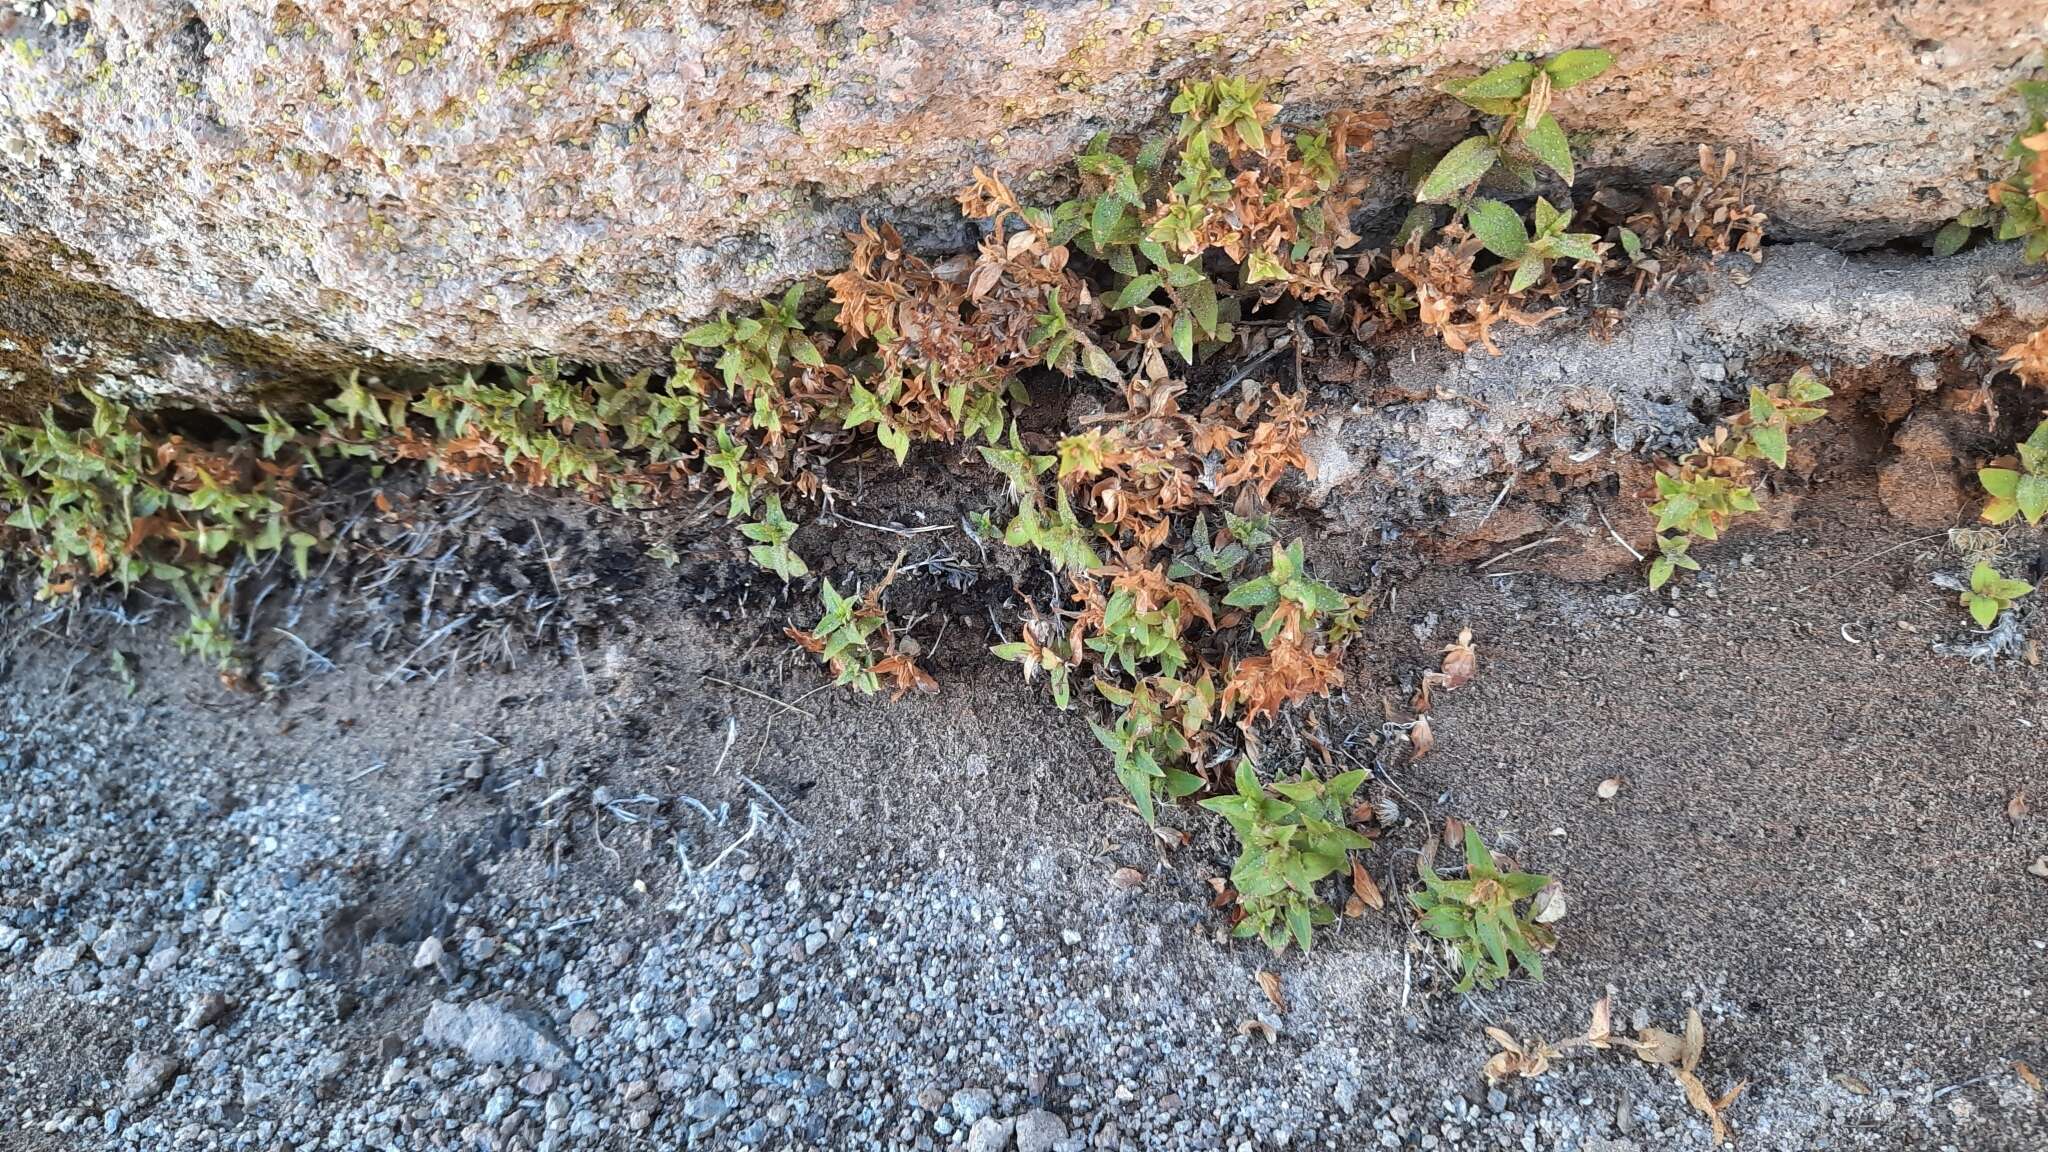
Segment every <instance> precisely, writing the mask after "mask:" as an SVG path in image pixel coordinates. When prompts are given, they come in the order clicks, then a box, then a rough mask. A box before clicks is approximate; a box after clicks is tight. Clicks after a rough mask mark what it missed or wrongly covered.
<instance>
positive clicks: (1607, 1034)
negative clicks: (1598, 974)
mask: <svg viewBox="0 0 2048 1152" xmlns="http://www.w3.org/2000/svg"><path fill="white" fill-rule="evenodd" d="M1613 1039H1614V997H1612V996H1602V997H1601V998H1600V999H1598V1000H1595V1001H1593V1022H1592V1023H1591V1024H1589V1025H1587V1026H1586V1043H1588V1044H1590V1045H1592V1046H1593V1047H1595V1048H1606V1047H1607V1046H1608V1044H1609V1042H1611V1041H1612V1040H1613Z"/></svg>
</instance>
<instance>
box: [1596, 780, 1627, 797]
mask: <svg viewBox="0 0 2048 1152" xmlns="http://www.w3.org/2000/svg"><path fill="white" fill-rule="evenodd" d="M1593 791H1594V793H1595V794H1596V795H1598V796H1599V797H1600V798H1601V799H1602V800H1612V799H1614V798H1615V797H1616V796H1619V795H1621V777H1619V776H1609V777H1608V778H1607V779H1605V780H1602V781H1601V782H1600V787H1598V788H1595V789H1594V790H1593Z"/></svg>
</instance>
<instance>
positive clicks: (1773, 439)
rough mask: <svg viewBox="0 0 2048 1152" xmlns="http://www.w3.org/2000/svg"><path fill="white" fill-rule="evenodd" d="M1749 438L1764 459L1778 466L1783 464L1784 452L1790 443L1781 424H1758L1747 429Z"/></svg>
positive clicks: (1781, 466)
mask: <svg viewBox="0 0 2048 1152" xmlns="http://www.w3.org/2000/svg"><path fill="white" fill-rule="evenodd" d="M1749 439H1750V442H1751V443H1753V444H1755V445H1756V449H1757V451H1759V452H1761V453H1763V454H1764V458H1765V459H1767V460H1769V461H1770V462H1771V463H1773V464H1776V465H1777V466H1778V467H1780V468H1783V467H1784V466H1785V453H1786V451H1787V450H1788V449H1789V448H1790V447H1791V445H1790V443H1789V439H1790V438H1789V437H1788V436H1787V435H1786V432H1785V429H1784V427H1783V426H1782V425H1778V424H1758V425H1756V426H1755V427H1753V428H1751V429H1750V430H1749Z"/></svg>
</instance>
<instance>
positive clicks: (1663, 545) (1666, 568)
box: [1650, 536, 1700, 592]
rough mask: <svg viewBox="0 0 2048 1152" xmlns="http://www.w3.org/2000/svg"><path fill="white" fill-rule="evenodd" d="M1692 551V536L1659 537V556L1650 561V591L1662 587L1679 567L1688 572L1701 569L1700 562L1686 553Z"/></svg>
mask: <svg viewBox="0 0 2048 1152" xmlns="http://www.w3.org/2000/svg"><path fill="white" fill-rule="evenodd" d="M1690 551H1692V537H1690V536H1659V537H1657V558H1656V559H1654V560H1652V561H1650V591H1652V592H1655V591H1656V590H1657V589H1659V588H1662V587H1663V586H1664V585H1665V583H1666V582H1667V581H1669V580H1670V579H1671V576H1672V574H1673V573H1675V572H1677V571H1678V570H1679V569H1684V570H1685V571H1687V572H1697V571H1699V570H1700V562H1699V561H1697V560H1695V559H1693V558H1692V557H1690V556H1688V555H1686V553H1687V552H1690Z"/></svg>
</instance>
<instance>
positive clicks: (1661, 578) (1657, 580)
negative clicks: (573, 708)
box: [1650, 556, 1673, 592]
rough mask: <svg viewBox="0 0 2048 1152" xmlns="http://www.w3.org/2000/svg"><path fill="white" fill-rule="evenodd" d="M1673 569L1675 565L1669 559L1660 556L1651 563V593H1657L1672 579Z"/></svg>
mask: <svg viewBox="0 0 2048 1152" xmlns="http://www.w3.org/2000/svg"><path fill="white" fill-rule="evenodd" d="M1672 568H1673V564H1672V561H1671V560H1670V558H1669V557H1665V556H1659V557H1657V558H1656V559H1655V560H1652V561H1650V591H1652V592H1655V591H1656V590H1657V589H1659V588H1662V587H1663V586H1664V584H1665V582H1666V581H1668V580H1670V579H1671V570H1672Z"/></svg>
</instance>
